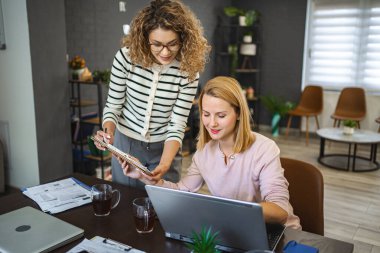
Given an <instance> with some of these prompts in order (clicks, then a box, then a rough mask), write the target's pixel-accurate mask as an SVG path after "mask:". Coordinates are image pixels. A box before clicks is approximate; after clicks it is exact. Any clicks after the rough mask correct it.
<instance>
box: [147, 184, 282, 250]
mask: <svg viewBox="0 0 380 253" xmlns="http://www.w3.org/2000/svg"><path fill="white" fill-rule="evenodd" d="M145 188H146V190H147V192H148V195H149V198H150V199H151V201H152V204H153V207H154V209H155V211H156V213H157V216H158V219H159V220H160V223H161V225H162V227H163V229H164V231H165V236H166V237H169V238H173V239H178V240H182V241H186V242H191V236H192V232H193V231H194V232H199V231H201V229H202V227H206V228H209V227H211V228H212V231H213V232H216V231H218V232H219V234H218V237H217V240H218V248H219V249H221V250H224V251H230V252H244V251H247V250H253V249H263V250H273V249H274V248H275V247H276V245H277V243H278V241H279V239H280V238H281V236H282V234H283V232H284V226H283V225H280V224H270V225H269V224H267V225H266V224H265V221H264V217H263V212H262V207H261V205H259V204H257V203H252V202H245V201H239V200H232V199H226V198H220V197H215V196H209V195H203V194H198V193H191V192H185V191H179V190H173V189H168V188H163V187H157V186H151V185H146V186H145ZM269 230H270V231H269ZM269 232H270V233H269Z"/></svg>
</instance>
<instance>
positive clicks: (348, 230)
mask: <svg viewBox="0 0 380 253" xmlns="http://www.w3.org/2000/svg"><path fill="white" fill-rule="evenodd" d="M260 133H262V134H264V135H266V136H268V137H269V138H272V136H271V135H270V134H269V133H268V132H266V131H260ZM272 139H274V140H275V141H276V143H277V145H278V146H279V147H280V150H281V156H282V157H289V158H294V159H298V160H303V161H306V162H308V163H311V164H313V165H315V166H316V167H317V168H319V169H320V170H321V172H322V174H323V177H324V182H325V188H324V189H325V201H324V210H325V236H327V237H330V238H335V239H339V240H342V241H347V242H351V243H353V244H354V245H355V248H354V252H355V253H380V170H377V171H373V172H359V173H358V172H351V171H350V172H347V171H339V170H335V169H331V168H327V167H325V166H323V165H321V164H319V163H318V161H317V159H318V155H319V138H318V137H317V136H311V139H310V143H309V145H308V146H306V143H305V138H304V136H303V135H302V136H301V135H300V134H299V133H298V132H295V133H291V134H290V136H289V137H288V138H287V139H286V138H285V136H284V133H281V135H280V137H277V138H272ZM358 150H359V153H360V154H362V155H363V156H368V154H369V149H368V148H367V147H366V146H359V149H358ZM330 152H341V153H347V152H348V146H347V145H343V144H339V143H335V142H334V143H326V150H325V153H330ZM377 158H378V160H380V147H379V148H378V152H377ZM190 162H191V156H188V157H186V158H185V159H184V161H183V168H184V170H183V172H185V168H187V167H188V165H189V163H190Z"/></svg>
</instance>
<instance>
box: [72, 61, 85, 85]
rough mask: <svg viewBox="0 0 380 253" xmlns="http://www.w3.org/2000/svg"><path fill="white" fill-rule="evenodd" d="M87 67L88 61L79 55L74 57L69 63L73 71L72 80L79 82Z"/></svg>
mask: <svg viewBox="0 0 380 253" xmlns="http://www.w3.org/2000/svg"><path fill="white" fill-rule="evenodd" d="M85 67H86V61H85V60H84V59H83V58H82V57H80V56H79V55H76V56H74V58H72V59H71V60H70V61H69V68H70V69H71V78H72V79H73V80H79V79H80V76H81V75H82V74H83V72H84V70H85Z"/></svg>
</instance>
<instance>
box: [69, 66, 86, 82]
mask: <svg viewBox="0 0 380 253" xmlns="http://www.w3.org/2000/svg"><path fill="white" fill-rule="evenodd" d="M83 72H84V68H83V69H72V70H71V79H73V80H80V76H81V75H82V73H83Z"/></svg>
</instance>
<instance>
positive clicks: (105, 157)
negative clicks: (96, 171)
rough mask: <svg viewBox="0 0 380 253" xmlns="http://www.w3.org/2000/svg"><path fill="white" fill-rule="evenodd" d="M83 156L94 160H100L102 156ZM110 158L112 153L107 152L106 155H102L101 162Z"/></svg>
mask: <svg viewBox="0 0 380 253" xmlns="http://www.w3.org/2000/svg"><path fill="white" fill-rule="evenodd" d="M84 157H85V158H87V159H91V160H95V161H99V162H101V161H102V158H101V157H100V156H94V155H85V156H84ZM111 158H112V154H108V155H106V156H103V162H104V161H108V160H111Z"/></svg>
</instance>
